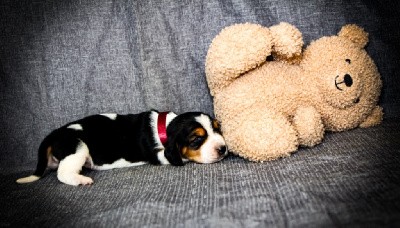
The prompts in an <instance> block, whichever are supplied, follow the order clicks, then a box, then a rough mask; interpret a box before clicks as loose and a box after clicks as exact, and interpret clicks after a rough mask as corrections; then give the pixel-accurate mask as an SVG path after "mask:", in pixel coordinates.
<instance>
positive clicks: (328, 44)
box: [206, 23, 383, 161]
mask: <svg viewBox="0 0 400 228" xmlns="http://www.w3.org/2000/svg"><path fill="white" fill-rule="evenodd" d="M367 42H368V34H367V33H366V32H365V31H364V30H363V29H362V28H361V27H358V26H356V25H345V26H343V27H342V29H341V31H340V32H339V33H338V35H335V36H330V37H322V38H320V39H318V40H316V41H313V42H312V43H311V44H310V45H309V46H308V47H306V48H305V49H304V50H303V39H302V34H301V32H300V31H299V30H298V29H297V28H295V27H294V26H293V25H290V24H288V23H280V24H278V25H275V26H272V27H269V28H267V27H263V26H261V25H258V24H250V23H245V24H235V25H232V26H229V27H226V28H225V29H223V30H222V31H221V32H220V34H218V35H217V36H216V37H215V38H214V39H213V41H212V43H211V45H210V47H209V50H208V53H207V58H206V77H207V82H208V86H209V89H210V92H211V94H212V96H213V97H214V109H215V114H216V117H217V118H218V119H219V120H220V121H221V124H222V130H223V132H224V136H225V139H226V141H227V143H228V145H229V147H230V150H231V151H232V152H233V153H235V154H237V155H239V156H242V157H244V158H247V159H249V160H252V161H267V160H272V159H276V158H280V157H286V156H289V155H290V153H292V152H294V151H296V150H297V149H298V147H299V146H308V147H312V146H315V145H317V144H318V143H320V142H321V141H322V139H323V137H324V133H325V131H334V132H336V131H344V130H349V129H352V128H355V127H370V126H374V125H377V124H379V123H380V122H381V121H382V116H383V112H382V108H381V107H379V106H378V105H377V103H378V99H379V95H380V91H381V87H382V83H381V80H380V75H379V72H378V70H377V67H376V66H375V64H374V62H373V60H372V59H371V58H370V56H369V55H368V54H367V52H366V51H365V49H364V47H365V45H366V44H367Z"/></svg>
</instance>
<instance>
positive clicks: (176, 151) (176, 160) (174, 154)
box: [164, 137, 184, 166]
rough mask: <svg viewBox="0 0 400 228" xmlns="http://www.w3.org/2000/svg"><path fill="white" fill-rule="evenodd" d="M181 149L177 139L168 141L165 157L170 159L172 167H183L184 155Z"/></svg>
mask: <svg viewBox="0 0 400 228" xmlns="http://www.w3.org/2000/svg"><path fill="white" fill-rule="evenodd" d="M180 150H181V148H179V144H178V142H177V141H176V139H175V137H174V138H172V139H168V141H167V145H166V146H165V151H164V156H165V157H166V158H167V159H168V161H169V163H171V165H175V166H182V165H184V164H183V161H182V155H181V152H180Z"/></svg>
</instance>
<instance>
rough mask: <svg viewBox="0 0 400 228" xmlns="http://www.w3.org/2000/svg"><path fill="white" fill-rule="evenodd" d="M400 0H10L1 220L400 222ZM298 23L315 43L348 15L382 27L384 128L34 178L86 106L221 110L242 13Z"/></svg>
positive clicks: (3, 8)
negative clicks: (213, 91)
mask: <svg viewBox="0 0 400 228" xmlns="http://www.w3.org/2000/svg"><path fill="white" fill-rule="evenodd" d="M399 14H400V7H399V3H398V1H373V0H371V1H361V0H353V1H339V0H333V1H332V0H326V1H324V0H322V1H321V0H315V1H314V0H312V1H297V0H287V1H284V0H271V1H236V0H234V1H222V0H221V1H218V0H210V1H203V2H201V1H193V2H192V1H176V2H175V3H167V2H164V1H130V0H126V1H110V0H96V1H94V0H93V1H42V0H37V1H30V0H26V1H21V0H5V1H0V102H1V109H0V112H1V119H0V132H1V134H0V169H1V172H0V175H1V182H0V189H1V194H0V203H1V206H0V226H1V227H8V226H18V227H23V226H40V227H58V226H64V227H75V226H77V227H87V226H89V227H91V226H93V227H117V226H127V227H332V226H335V227H336V226H339V227H340V226H345V227H347V226H351V227H353V226H355V227H380V226H382V227H383V226H384V227H387V226H389V227H395V226H400V131H399V129H400V123H399V116H400V93H399V92H398V91H399V90H400V55H399V54H400V53H399V51H400V42H399V41H400V26H399V24H400V17H399ZM281 21H286V22H289V23H292V24H294V25H295V26H296V27H298V28H299V30H300V31H301V32H302V33H303V35H304V40H305V43H306V44H308V43H310V42H311V41H312V40H314V39H317V38H319V37H321V36H324V35H333V34H336V33H337V32H338V30H339V29H340V28H341V26H342V25H344V24H346V23H356V24H358V25H360V26H362V27H364V28H365V30H366V31H368V32H369V33H370V43H369V45H368V47H367V51H368V52H369V53H370V55H371V56H372V58H373V59H374V60H375V62H376V64H377V66H378V68H379V71H380V73H381V75H382V80H383V85H384V86H383V91H382V96H381V99H380V105H382V106H383V107H384V112H385V119H384V121H383V123H382V124H381V125H380V126H377V127H373V128H368V129H354V130H351V131H347V132H342V133H328V134H327V135H326V136H325V139H324V141H323V142H322V143H321V144H320V145H318V146H316V147H314V148H301V149H300V150H299V151H298V152H297V153H295V154H293V155H292V156H291V157H289V158H284V159H280V160H276V161H271V162H265V163H253V162H249V161H246V160H244V159H242V158H239V157H235V156H233V155H231V156H229V157H228V158H226V159H225V160H223V161H221V162H219V163H216V164H211V165H200V164H193V163H189V164H187V165H185V166H184V167H172V166H151V165H145V166H141V167H134V168H126V169H118V170H110V171H102V172H96V171H90V170H83V172H84V173H85V174H86V175H88V176H90V177H92V178H93V179H94V181H95V184H94V185H93V186H90V187H88V186H80V187H72V186H68V185H65V184H61V183H60V182H59V181H58V180H57V178H56V174H55V172H50V171H49V172H47V173H46V175H45V177H44V178H43V179H41V180H40V181H37V182H35V183H31V184H26V185H18V184H16V183H15V180H16V179H17V178H19V177H22V176H25V175H28V174H30V173H32V171H33V170H34V168H35V163H36V159H37V157H36V153H37V148H38V146H39V143H40V141H41V139H42V138H43V137H44V136H45V135H46V134H48V133H49V132H50V131H51V130H52V129H54V128H56V127H59V126H61V125H63V124H65V123H66V122H69V121H72V120H75V119H77V118H81V117H84V116H86V115H90V114H95V113H102V112H118V113H135V112H141V111H144V110H148V109H150V108H155V109H158V110H160V111H164V110H171V111H175V112H177V113H181V112H185V111H203V112H206V113H209V114H211V115H212V114H213V106H212V97H211V96H210V94H209V91H208V88H207V83H206V80H205V74H204V60H205V56H206V53H207V49H208V46H209V44H210V42H211V40H212V39H213V37H214V36H216V35H217V34H218V33H219V31H220V30H221V29H222V28H224V27H226V26H228V25H231V24H233V23H238V22H255V23H259V24H262V25H265V26H271V25H274V24H277V23H279V22H281Z"/></svg>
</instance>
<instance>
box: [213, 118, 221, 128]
mask: <svg viewBox="0 0 400 228" xmlns="http://www.w3.org/2000/svg"><path fill="white" fill-rule="evenodd" d="M212 126H213V128H214V129H215V130H221V126H220V124H219V122H218V120H216V119H214V120H213V121H212Z"/></svg>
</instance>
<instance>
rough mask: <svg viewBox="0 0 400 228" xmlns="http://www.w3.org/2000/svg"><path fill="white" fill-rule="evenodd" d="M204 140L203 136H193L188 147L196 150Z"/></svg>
mask: <svg viewBox="0 0 400 228" xmlns="http://www.w3.org/2000/svg"><path fill="white" fill-rule="evenodd" d="M205 140H206V137H205V136H193V137H192V138H191V140H190V143H189V147H190V148H192V149H195V150H197V149H198V148H199V147H200V146H201V145H203V143H204V141H205Z"/></svg>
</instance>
